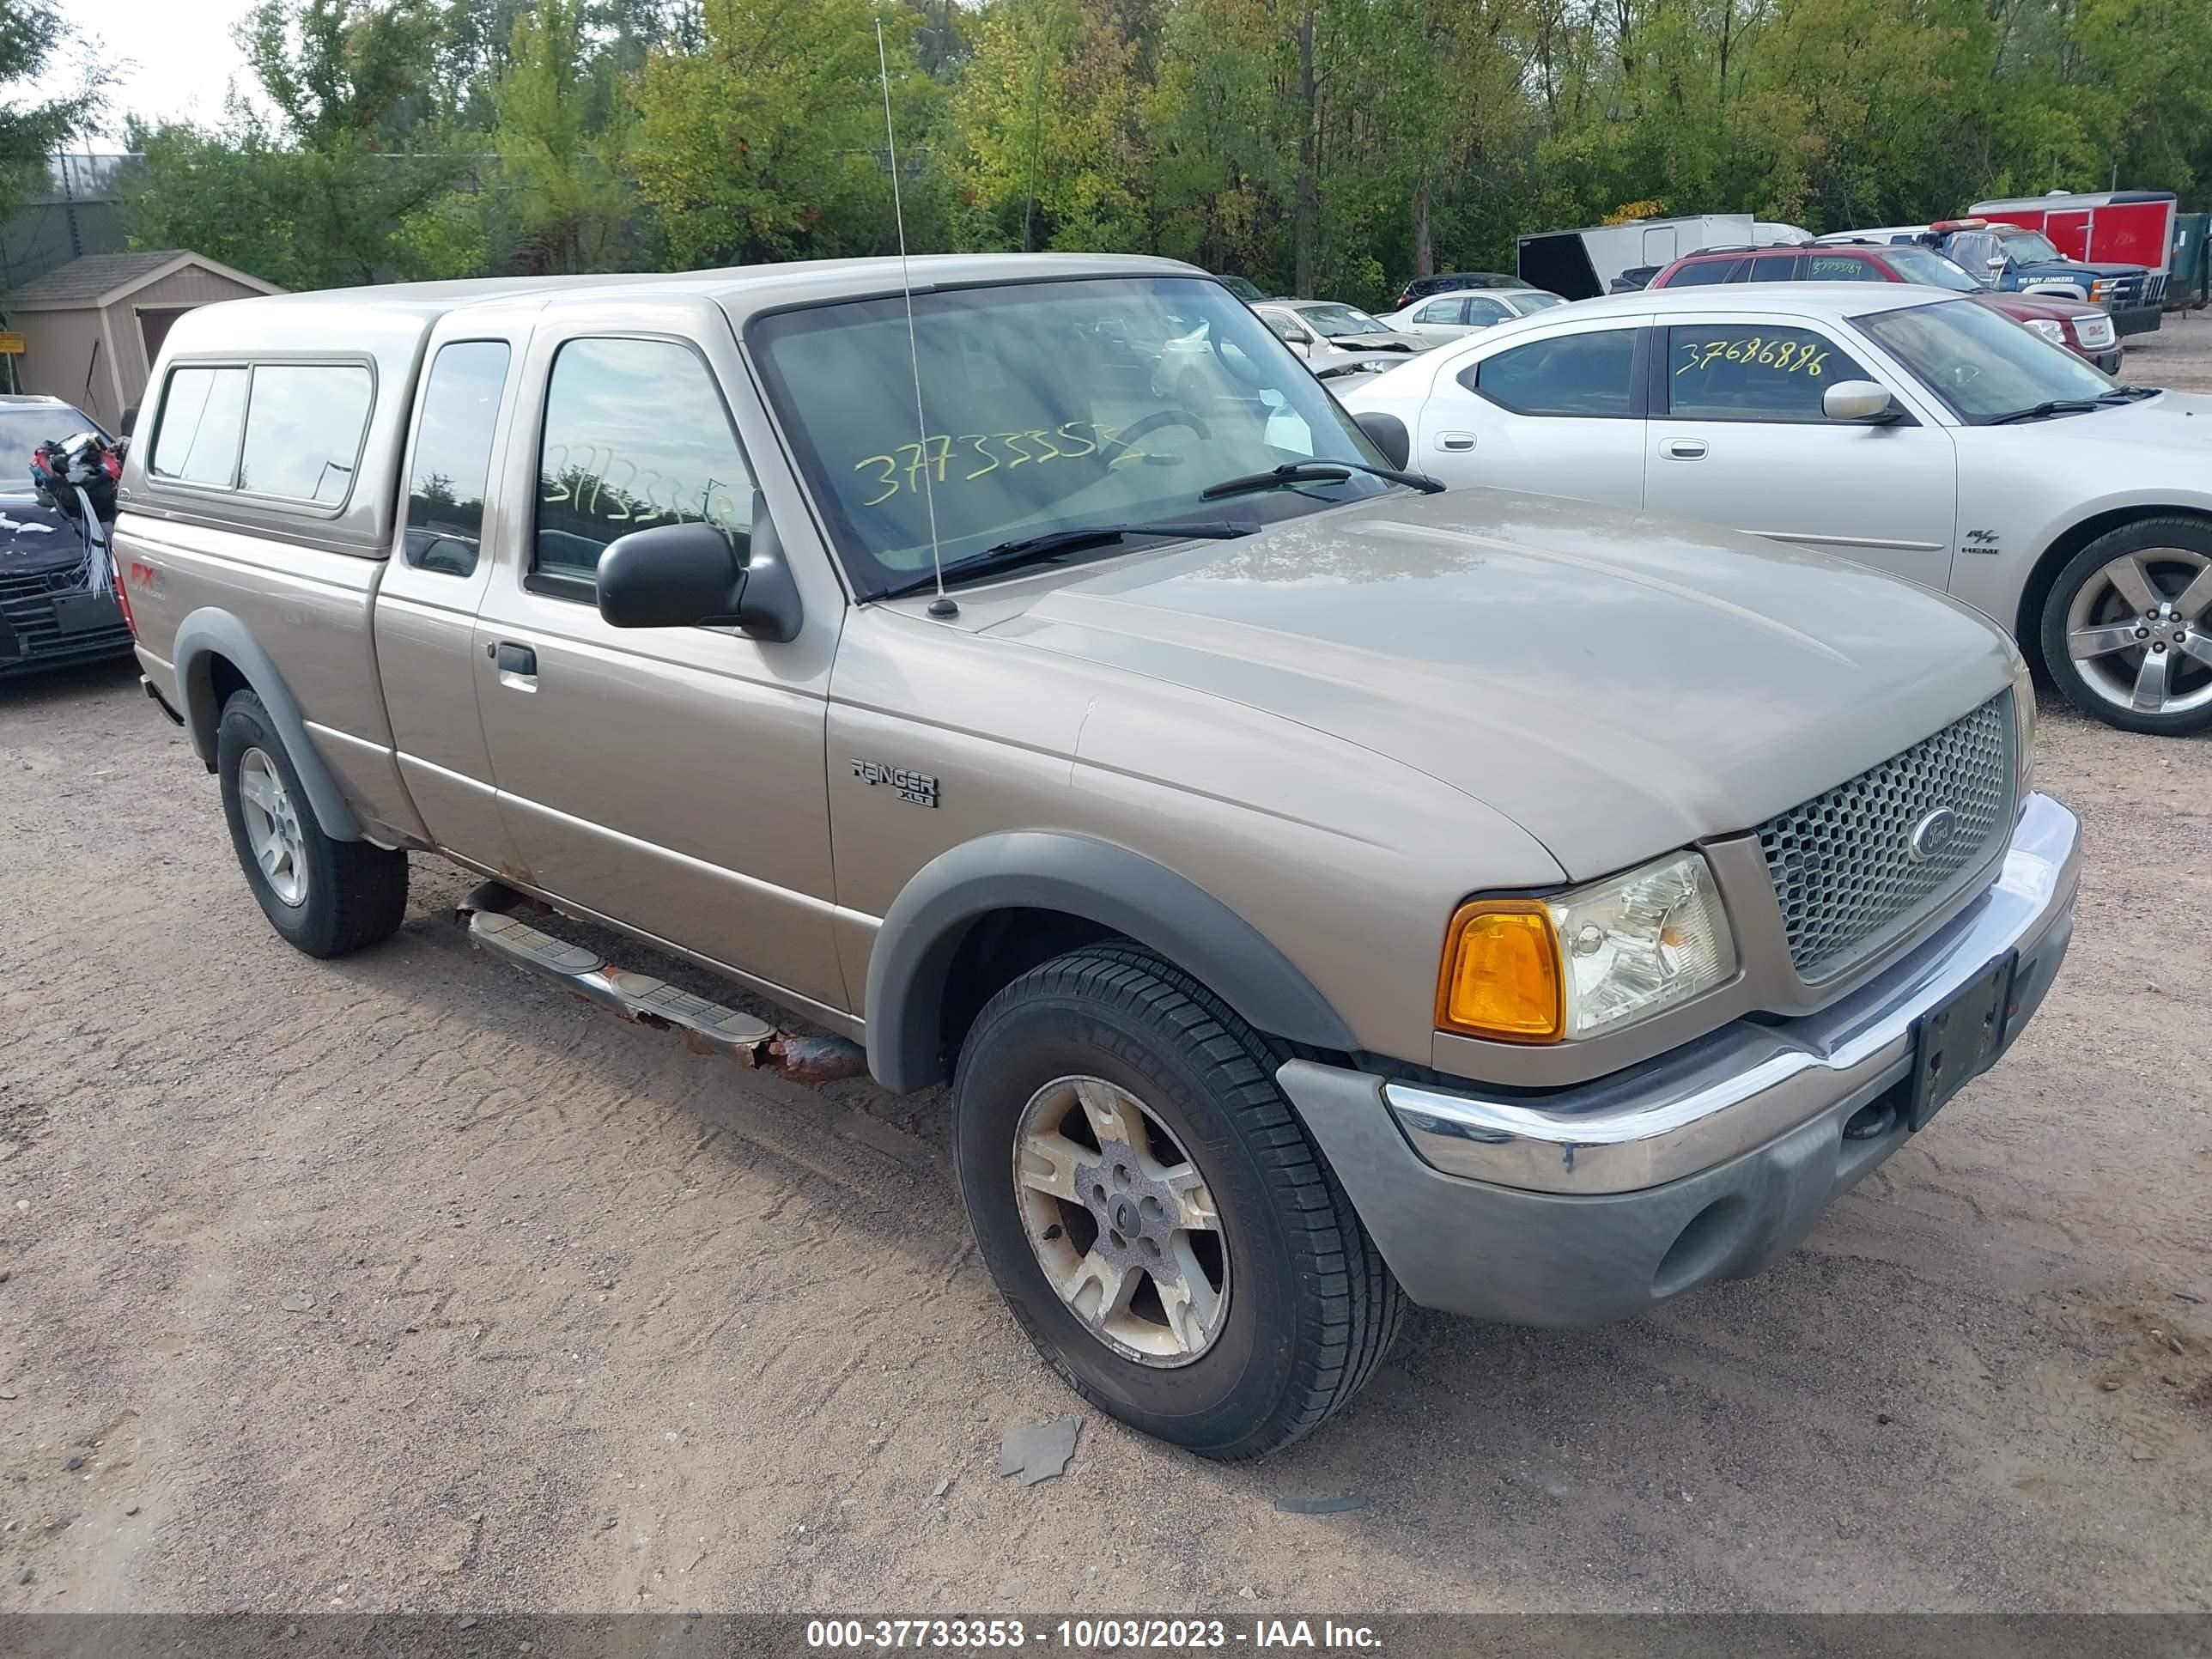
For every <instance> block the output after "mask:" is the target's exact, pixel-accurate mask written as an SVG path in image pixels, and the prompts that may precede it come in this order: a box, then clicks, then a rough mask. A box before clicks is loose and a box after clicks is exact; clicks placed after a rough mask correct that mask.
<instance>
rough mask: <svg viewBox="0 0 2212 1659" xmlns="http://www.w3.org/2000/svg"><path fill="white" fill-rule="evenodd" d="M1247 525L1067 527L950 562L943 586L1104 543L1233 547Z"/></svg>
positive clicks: (903, 589) (911, 589)
mask: <svg viewBox="0 0 2212 1659" xmlns="http://www.w3.org/2000/svg"><path fill="white" fill-rule="evenodd" d="M1259 527H1260V526H1258V525H1257V524H1256V523H1254V522H1252V521H1250V520H1232V519H1200V520H1195V521H1194V522H1191V523H1188V524H1185V523H1179V522H1176V521H1172V520H1161V521H1159V522H1158V523H1155V524H1088V525H1070V526H1068V527H1067V528H1066V529H1064V530H1048V531H1045V532H1043V533H1042V534H1040V535H1036V536H1023V537H1020V538H1017V539H1015V540H1013V541H1010V542H1000V543H999V544H996V545H995V546H992V547H987V548H985V549H984V550H982V551H981V552H980V553H970V554H969V555H968V556H967V557H965V558H962V559H955V560H953V562H951V564H948V565H946V566H945V572H944V574H945V581H946V582H948V583H951V582H955V581H966V580H970V579H972V578H974V577H977V576H995V575H998V574H1000V573H1001V572H1004V571H1008V570H1019V569H1021V568H1023V567H1024V566H1026V565H1032V564H1050V563H1051V562H1053V561H1054V560H1055V559H1057V558H1059V557H1060V556H1061V555H1063V554H1066V553H1073V552H1074V551H1075V550H1078V549H1079V548H1085V547H1097V546H1099V545H1101V544H1103V543H1106V542H1118V541H1120V540H1121V539H1122V538H1125V537H1128V536H1159V537H1163V538H1166V539H1168V540H1170V541H1199V542H1205V541H1212V542H1226V541H1233V540H1235V539H1236V538H1237V537H1239V536H1249V535H1250V534H1252V533H1253V532H1255V531H1256V530H1257V529H1259ZM935 586H937V573H936V572H935V571H931V572H929V573H928V574H926V575H921V576H916V577H915V579H914V580H912V581H908V582H901V583H900V584H899V585H898V586H896V587H886V588H884V590H883V591H882V592H879V593H878V594H877V595H876V597H877V598H878V599H904V598H905V597H906V596H907V595H908V594H909V593H923V592H928V591H929V590H930V589H932V588H933V587H935Z"/></svg>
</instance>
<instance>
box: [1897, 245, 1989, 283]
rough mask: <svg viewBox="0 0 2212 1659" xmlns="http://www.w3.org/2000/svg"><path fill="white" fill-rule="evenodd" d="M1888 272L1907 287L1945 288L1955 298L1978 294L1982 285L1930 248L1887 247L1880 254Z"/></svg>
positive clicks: (1962, 268)
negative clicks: (1919, 284)
mask: <svg viewBox="0 0 2212 1659" xmlns="http://www.w3.org/2000/svg"><path fill="white" fill-rule="evenodd" d="M1882 257H1883V258H1886V259H1887V260H1888V261H1889V266H1890V269H1891V270H1894V271H1895V272H1896V273H1897V274H1898V275H1899V276H1902V277H1903V278H1905V281H1906V282H1908V283H1922V284H1923V285H1925V286H1926V287H1929V288H1948V289H1952V290H1953V291H1954V292H1955V293H1959V294H1978V293H1979V292H1980V291H1981V287H1982V285H1981V284H1980V283H1978V282H1976V281H1975V280H1974V279H1973V278H1972V276H1968V275H1967V274H1966V269H1965V268H1964V267H1963V266H1961V265H1960V264H1958V263H1957V262H1956V261H1954V260H1951V259H1947V258H1944V257H1943V256H1942V254H1940V253H1938V252H1936V250H1935V249H1934V248H1932V247H1902V246H1900V247H1891V248H1884V249H1883V250H1882Z"/></svg>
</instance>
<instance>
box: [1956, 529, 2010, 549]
mask: <svg viewBox="0 0 2212 1659" xmlns="http://www.w3.org/2000/svg"><path fill="white" fill-rule="evenodd" d="M1964 551H1966V552H1968V553H1996V552H2000V551H2002V549H2000V548H1999V547H1998V546H1997V532H1996V531H1994V530H1969V531H1968V532H1966V547H1965V549H1964Z"/></svg>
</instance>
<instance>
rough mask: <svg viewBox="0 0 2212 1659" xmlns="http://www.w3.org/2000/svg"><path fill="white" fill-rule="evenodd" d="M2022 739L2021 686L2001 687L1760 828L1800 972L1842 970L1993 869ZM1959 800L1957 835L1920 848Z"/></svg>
mask: <svg viewBox="0 0 2212 1659" xmlns="http://www.w3.org/2000/svg"><path fill="white" fill-rule="evenodd" d="M2014 743H2015V737H2014V729H2013V716H2012V694H2011V693H2010V692H2008V691H2007V692H2000V693H1999V694H1998V695H1997V696H1994V697H1992V698H1990V701H1989V702H1985V703H1984V704H1983V705H1982V706H1981V707H1980V708H1977V709H1976V710H1974V712H1973V713H1972V714H1968V715H1967V716H1966V718H1965V719H1963V720H1956V721H1954V722H1953V723H1952V724H1951V725H1949V726H1945V727H1944V728H1943V729H1942V731H1941V732H1937V733H1936V735H1935V736H1934V737H1932V738H1925V739H1923V741H1921V742H1919V743H1917V744H1913V746H1912V747H1911V748H1910V749H1908V750H1905V752H1904V753H1903V754H1901V755H1898V756H1895V757H1893V758H1891V759H1889V760H1886V761H1884V762H1882V763H1881V765H1879V766H1875V767H1869V769H1867V770H1865V771H1863V772H1862V773H1860V774H1859V775H1858V776H1857V777H1855V778H1852V779H1850V781H1847V782H1844V783H1839V784H1838V785H1837V786H1836V787H1834V788H1833V789H1831V790H1829V791H1828V792H1827V793H1826V794H1822V795H1815V796H1814V798H1813V799H1811V800H1808V801H1807V802H1805V803H1804V804H1803V805H1801V806H1793V807H1791V808H1790V811H1786V812H1784V813H1781V814H1780V815H1778V817H1772V818H1769V819H1768V820H1767V821H1766V822H1765V823H1762V824H1760V825H1759V832H1758V833H1759V850H1760V851H1761V852H1763V853H1764V854H1765V855H1766V872H1767V874H1768V875H1769V876H1770V877H1771V878H1772V880H1773V882H1774V896H1775V897H1776V899H1777V900H1778V901H1779V902H1780V903H1781V906H1782V922H1783V927H1784V930H1785V931H1786V933H1788V935H1789V939H1790V960H1791V961H1792V962H1793V963H1796V969H1797V975H1798V977H1799V978H1800V979H1802V980H1804V981H1807V982H1808V983H1812V982H1816V981H1820V980H1825V979H1829V978H1832V977H1833V976H1834V975H1837V974H1839V973H1841V972H1843V971H1844V969H1848V968H1850V966H1851V965H1852V964H1853V963H1858V962H1862V961H1863V960H1864V959H1865V958H1866V957H1869V956H1871V955H1873V954H1874V953H1875V951H1879V950H1881V948H1882V947H1883V946H1884V945H1889V944H1892V943H1893V942H1894V941H1895V940H1897V939H1901V938H1902V937H1904V936H1905V934H1906V933H1910V932H1911V930H1912V928H1913V927H1914V926H1915V925H1916V924H1917V923H1918V922H1920V921H1923V919H1924V918H1926V917H1927V916H1928V915H1930V914H1932V913H1933V912H1935V911H1936V910H1937V909H1940V908H1942V905H1943V903H1944V902H1945V901H1946V900H1948V899H1950V898H1951V897H1953V896H1955V895H1956V894H1957V892H1958V890H1959V888H1960V884H1962V883H1963V882H1965V881H1966V880H1967V879H1968V878H1970V877H1972V875H1973V873H1974V872H1976V871H1978V870H1979V869H1980V868H1981V867H1982V864H1983V861H1984V860H1985V859H1987V858H1988V857H1989V855H1990V854H1991V853H1992V852H1994V851H1995V850H1996V846H1997V844H1998V842H2000V841H2001V840H2002V837H2003V836H2005V835H2006V833H2007V831H2008V829H2009V827H2010V825H2011V822H2012V808H2013V791H2014V764H2015V762H2014V757H2013V747H2014ZM1947 809H1948V811H1950V812H1951V813H1953V814H1954V824H1953V828H1952V831H1951V835H1950V837H1949V839H1948V841H1945V842H1943V843H1942V845H1941V846H1940V847H1938V848H1934V849H1932V850H1929V851H1928V852H1927V854H1926V855H1925V856H1921V855H1919V854H1916V852H1915V850H1914V848H1913V840H1914V836H1915V832H1916V831H1917V830H1919V829H1920V827H1921V826H1922V825H1923V824H1925V823H1928V821H1929V818H1930V817H1931V815H1933V814H1935V813H1937V812H1940V811H1945V810H1947ZM1925 839H1926V837H1925V836H1923V841H1924V840H1925Z"/></svg>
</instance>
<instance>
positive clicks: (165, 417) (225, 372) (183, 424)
mask: <svg viewBox="0 0 2212 1659" xmlns="http://www.w3.org/2000/svg"><path fill="white" fill-rule="evenodd" d="M245 416H246V370H245V369H243V368H175V369H172V370H170V371H169V386H168V390H167V392H164V393H163V394H162V398H161V427H160V429H159V430H158V431H156V432H155V435H154V476H155V477H157V478H174V479H176V480H178V481H179V482H180V483H197V484H215V485H218V486H220V487H221V488H222V489H229V488H230V486H231V482H232V480H233V479H234V478H235V477H236V476H237V473H238V436H239V430H240V426H241V425H242V424H243V422H244V421H245Z"/></svg>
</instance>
